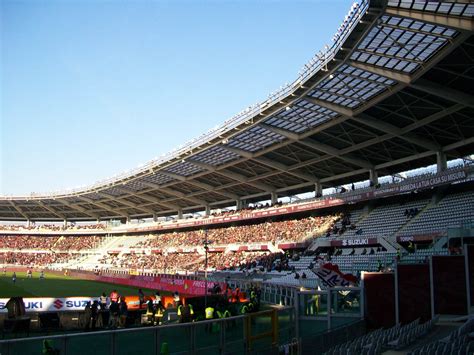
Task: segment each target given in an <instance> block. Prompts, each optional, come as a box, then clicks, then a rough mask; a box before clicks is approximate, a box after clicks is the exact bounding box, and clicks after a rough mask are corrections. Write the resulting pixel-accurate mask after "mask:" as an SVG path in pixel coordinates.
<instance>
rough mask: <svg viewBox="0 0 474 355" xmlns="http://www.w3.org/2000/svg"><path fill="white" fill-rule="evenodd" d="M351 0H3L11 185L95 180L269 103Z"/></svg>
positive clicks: (0, 159) (6, 161)
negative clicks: (270, 98)
mask: <svg viewBox="0 0 474 355" xmlns="http://www.w3.org/2000/svg"><path fill="white" fill-rule="evenodd" d="M351 4H352V1H350V0H349V1H347V0H327V1H322V0H320V1H318V0H313V1H310V0H307V1H298V0H296V1H284V0H280V1H276V0H275V1H269V0H268V1H266V0H248V1H247V0H245V1H244V0H242V1H241V0H235V1H227V0H221V1H217V0H215V1H200V0H194V1H191V0H188V1H145V0H129V1H120V0H116V1H112V0H110V1H102V0H82V1H81V0H54V1H51V0H44V1H37V0H23V1H20V0H2V1H0V16H1V18H0V31H1V38H0V45H1V48H0V50H1V62H0V80H1V86H0V90H1V92H0V115H1V116H0V142H1V144H0V171H1V174H0V194H7V195H9V194H29V193H30V192H47V191H55V190H61V189H66V188H74V187H77V186H79V185H88V184H92V183H94V182H95V181H97V180H101V179H104V178H107V177H110V176H112V175H115V174H117V173H120V172H123V171H125V170H128V169H131V168H134V167H137V166H138V165H139V164H141V163H145V162H147V161H149V160H151V159H153V158H154V157H157V156H159V155H161V154H162V153H166V152H168V151H170V150H172V149H174V148H176V147H177V146H178V145H180V144H182V143H184V142H186V141H188V140H190V139H192V138H194V137H197V136H199V135H200V134H201V133H204V132H206V131H207V130H209V129H211V128H213V127H214V126H216V125H218V124H220V123H222V122H223V121H225V120H226V119H228V118H230V117H231V116H233V115H234V114H236V113H237V112H239V111H241V110H242V109H244V108H245V107H247V106H249V105H251V104H254V103H256V102H258V101H262V100H264V99H266V97H267V95H268V94H269V93H270V92H272V91H275V90H276V89H278V88H279V87H280V85H282V84H284V83H285V82H291V81H293V80H294V79H295V78H296V76H297V73H298V71H299V70H300V68H301V67H302V66H303V65H304V64H305V63H306V62H307V61H308V60H309V59H310V58H311V57H312V56H313V55H314V54H315V53H316V52H317V51H319V50H320V49H322V48H323V47H324V45H325V44H330V40H331V38H332V35H333V34H334V33H335V31H336V30H337V27H338V26H339V24H340V23H341V22H342V20H343V19H344V16H345V15H346V13H347V11H348V10H349V8H350V6H351Z"/></svg>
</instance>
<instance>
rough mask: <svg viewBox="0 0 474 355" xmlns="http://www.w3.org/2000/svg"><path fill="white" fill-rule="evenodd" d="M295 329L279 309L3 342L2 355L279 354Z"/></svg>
mask: <svg viewBox="0 0 474 355" xmlns="http://www.w3.org/2000/svg"><path fill="white" fill-rule="evenodd" d="M295 323H296V318H295V315H294V309H293V308H289V307H276V308H274V309H271V310H266V311H261V312H257V313H252V314H250V315H245V316H237V317H231V318H224V319H216V320H209V321H200V322H193V323H184V324H173V325H164V326H155V327H140V328H133V329H118V330H107V331H96V332H89V333H79V334H68V335H54V336H43V337H32V338H24V339H10V340H3V341H0V354H2V355H20V354H39V353H41V351H42V348H43V341H44V340H48V341H49V342H50V343H51V346H52V347H53V348H54V349H57V350H58V351H59V353H60V354H61V355H76V354H77V355H83V354H86V353H94V354H101V355H119V354H147V355H149V354H151V355H152V354H160V353H162V351H164V350H165V349H167V351H168V352H167V353H169V354H197V353H200V354H227V353H239V354H260V353H275V351H277V349H278V348H279V347H280V346H282V345H284V344H287V343H290V342H291V341H293V339H296V338H297V334H296V332H295V331H296V327H295ZM277 324H278V325H277Z"/></svg>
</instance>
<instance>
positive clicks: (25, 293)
mask: <svg viewBox="0 0 474 355" xmlns="http://www.w3.org/2000/svg"><path fill="white" fill-rule="evenodd" d="M11 275H12V273H11V272H8V273H7V276H3V274H2V275H1V276H0V298H9V297H13V296H21V297H74V296H90V297H95V296H99V295H100V294H102V292H105V293H106V294H107V295H108V294H109V293H110V292H111V291H112V290H114V289H115V290H117V292H118V293H119V294H120V295H124V296H136V295H137V294H138V287H132V286H122V285H117V284H110V283H104V282H97V281H89V280H81V279H77V278H72V277H70V276H60V275H55V274H50V273H45V279H44V280H40V279H39V273H37V272H34V273H33V278H31V279H28V278H27V277H26V273H22V272H19V273H17V280H16V283H15V284H14V283H13V281H12V278H11ZM142 290H143V292H144V293H145V295H150V296H151V295H153V294H154V293H155V292H156V290H148V289H142ZM161 294H162V295H166V294H170V293H168V292H161Z"/></svg>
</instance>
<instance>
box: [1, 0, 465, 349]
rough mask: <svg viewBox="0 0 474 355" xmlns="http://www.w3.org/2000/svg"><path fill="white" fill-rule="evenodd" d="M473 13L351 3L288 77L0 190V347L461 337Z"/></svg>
mask: <svg viewBox="0 0 474 355" xmlns="http://www.w3.org/2000/svg"><path fill="white" fill-rule="evenodd" d="M473 17H474V5H473V4H471V3H470V2H439V1H437V2H431V1H419V0H371V1H369V0H362V1H360V2H358V3H355V4H354V5H353V6H352V7H351V9H350V11H349V13H348V15H347V16H346V18H345V20H344V22H343V23H342V24H341V26H340V27H339V28H338V29H337V32H336V34H335V35H334V37H333V39H332V42H331V43H332V44H331V45H330V46H327V47H326V48H325V50H324V51H320V52H318V53H317V54H316V55H315V56H314V57H313V58H312V59H311V60H310V62H309V63H307V64H306V65H305V66H304V67H303V69H302V70H301V71H300V73H299V75H298V77H297V78H296V79H295V80H294V81H293V82H292V83H290V84H288V85H286V86H284V87H283V88H282V89H281V90H280V91H278V92H276V93H273V94H272V95H269V98H268V99H267V100H266V101H264V102H259V103H257V104H254V105H251V106H249V107H248V108H245V109H244V110H242V111H241V112H240V113H239V114H237V115H236V116H234V117H233V118H231V119H229V120H226V121H225V122H224V123H223V124H222V125H221V126H219V127H218V128H216V129H214V130H212V131H210V132H208V133H206V134H204V135H202V136H201V137H198V138H196V139H194V140H193V141H191V142H188V143H186V144H185V145H184V146H183V148H180V149H179V150H176V151H173V152H171V153H169V154H167V155H166V156H163V157H162V158H160V159H157V160H154V161H151V162H149V163H148V164H146V165H145V166H142V167H140V168H139V169H136V170H133V171H131V172H129V173H127V174H122V175H119V176H115V177H113V178H110V179H108V180H106V181H101V182H97V183H95V184H93V185H91V186H88V187H85V188H81V189H76V190H70V191H58V192H54V193H45V194H31V195H29V196H1V197H0V220H1V221H2V224H1V225H0V266H1V270H2V271H3V276H2V277H1V278H0V285H1V287H0V289H1V290H3V291H0V297H1V299H0V304H1V305H2V309H1V310H0V324H1V326H2V334H3V338H2V340H0V353H1V354H20V353H28V352H34V351H38V346H39V345H38V344H43V346H44V347H45V349H46V350H47V351H55V349H56V350H57V351H60V353H61V354H73V353H76V352H77V350H78V349H79V348H80V346H79V345H78V344H82V345H84V344H86V343H88V342H92V343H94V342H97V343H98V344H99V340H98V339H99V337H103V338H101V339H107V342H109V343H110V344H112V345H110V346H109V348H108V349H107V350H103V351H104V354H105V353H106V354H118V353H119V350H117V349H119V348H120V346H122V347H123V348H120V349H125V350H126V351H132V349H131V348H129V347H130V346H131V345H128V343H130V339H138V334H139V333H140V341H142V342H143V344H141V345H140V348H139V349H138V348H137V349H133V351H136V353H143V354H158V353H161V354H168V353H170V354H171V353H197V352H206V353H216V354H224V353H244V354H253V353H285V354H306V353H307V354H312V353H326V354H340V353H344V354H382V353H384V352H385V351H390V350H400V351H404V352H405V353H409V354H421V353H437V354H438V353H439V354H455V353H458V354H464V353H472V351H474V340H473V339H472V332H473V331H474V323H473V316H472V305H473V302H474V298H473V297H474V239H473V237H474V189H473V173H474V165H473V160H472V157H473V153H474V94H473V90H472V88H474V76H473V75H474V61H473V58H474V21H473ZM67 282H84V284H82V285H84V286H83V287H84V288H81V289H80V290H83V291H77V293H80V292H84V293H87V292H91V293H93V292H96V290H97V289H96V287H101V288H104V290H105V289H107V294H106V295H105V294H104V295H102V291H100V293H99V291H97V294H75V293H74V294H63V293H61V292H63V291H64V289H66V290H67V289H68V287H66V286H64V285H65V284H64V283H66V285H67ZM119 287H122V288H120V289H119V291H117V290H116V289H113V288H119ZM35 288H37V289H41V290H45V292H46V293H45V294H41V295H40V294H35V290H34V289H35ZM138 288H140V291H138ZM69 289H70V288H69ZM61 290H63V291H61ZM111 291H112V292H111ZM2 292H4V294H2ZM9 292H10V293H9ZM12 292H13V293H12ZM21 292H23V293H24V294H18V293H21ZM104 292H105V291H104ZM114 292H115V293H114ZM160 292H162V294H160ZM119 293H120V295H121V296H122V297H119ZM14 296H20V297H24V298H25V300H26V305H27V307H26V309H25V307H24V306H25V300H23V306H22V303H21V302H22V301H21V300H19V299H17V298H15V297H14ZM9 297H11V299H10V298H9ZM102 297H105V298H104V299H103V300H104V308H100V309H98V308H97V303H96V302H94V301H97V302H99V301H100V302H102V301H101V300H102ZM107 298H108V301H107V302H106V301H105V299H107ZM115 298H117V302H115V301H114V302H112V301H111V299H115ZM127 300H128V301H127ZM74 302H76V303H77V305H80V306H76V303H74ZM127 302H128V303H127ZM124 303H125V305H124ZM40 304H41V305H42V306H41V307H39V306H38V307H39V308H41V310H38V309H35V307H36V305H40ZM83 304H85V305H86V306H85V307H82V305H83ZM91 304H92V306H91ZM112 304H113V306H112ZM127 304H128V308H127ZM43 305H44V307H43ZM190 305H191V306H190ZM115 306H116V307H117V308H116V309H115V310H114V307H115ZM142 306H143V307H142ZM22 307H23V308H22ZM68 307H69V308H70V309H67V308H68ZM91 307H95V308H94V309H92V308H91ZM124 307H125V308H124ZM82 308H84V309H82ZM7 310H8V312H7ZM103 314H107V317H109V318H101V317H105V316H103ZM98 315H100V316H101V317H99V316H98ZM94 317H96V318H94ZM110 317H111V318H110ZM115 317H116V319H115ZM25 319H29V321H28V322H27V321H25ZM45 319H46V320H45ZM73 319H75V320H77V319H80V320H81V321H77V322H76V323H74V322H75V321H73ZM98 319H102V321H98ZM103 319H107V320H106V321H104V320H103ZM110 319H111V323H110V322H109V320H110ZM48 320H49V323H48ZM53 320H54V321H53ZM56 320H57V321H56ZM30 321H32V323H31V324H30ZM55 322H56V323H55ZM60 322H63V323H64V324H63V325H62V326H61V325H59V323H60ZM26 323H28V327H30V325H31V333H32V334H31V335H33V336H35V335H36V336H37V337H33V338H32V337H30V338H28V334H26V332H25V328H26V326H25V324H26ZM175 323H176V324H175ZM178 323H186V324H178ZM54 324H56V325H54ZM66 324H67V328H68V329H69V330H71V331H74V332H76V333H77V334H74V335H65V334H63V328H62V327H63V326H64V328H66ZM118 327H120V328H126V329H124V330H120V331H118V330H116V328H118ZM50 328H53V331H54V332H56V334H58V335H56V336H46V335H45V332H46V330H48V331H50V330H51V329H50ZM91 329H92V330H99V329H100V330H101V331H100V332H89V331H90V330H91ZM262 329H264V330H262ZM28 330H30V328H28ZM83 330H87V331H88V332H82V331H83ZM18 337H20V338H21V337H23V338H25V339H17V338H18ZM127 339H128V340H127ZM216 339H218V340H216ZM342 339H343V341H342ZM109 343H107V344H109ZM125 343H127V344H126V345H124V344H125ZM131 343H134V342H133V341H132V342H131ZM74 344H75V345H74ZM74 346H76V348H74ZM98 346H99V345H98ZM141 346H143V348H142V347H141ZM35 349H36V350H35ZM51 349H52V350H51ZM125 350H124V351H125ZM50 353H51V354H52V353H55V352H50ZM56 353H58V352H56Z"/></svg>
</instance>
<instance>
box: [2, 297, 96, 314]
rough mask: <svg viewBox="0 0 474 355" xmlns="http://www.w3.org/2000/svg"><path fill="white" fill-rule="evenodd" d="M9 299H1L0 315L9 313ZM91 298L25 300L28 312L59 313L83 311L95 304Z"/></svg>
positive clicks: (39, 298) (38, 298)
mask: <svg viewBox="0 0 474 355" xmlns="http://www.w3.org/2000/svg"><path fill="white" fill-rule="evenodd" d="M8 300H9V298H0V313H7V309H6V304H7V302H8ZM94 300H97V297H96V298H91V297H68V298H48V297H36V298H23V302H25V310H26V312H58V311H83V310H84V308H85V307H86V305H87V302H89V301H90V302H91V303H92V302H94Z"/></svg>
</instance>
